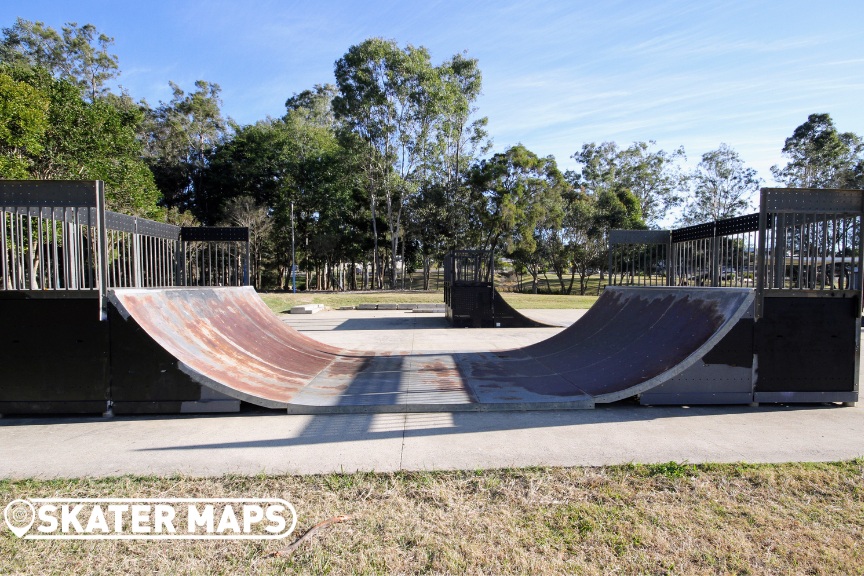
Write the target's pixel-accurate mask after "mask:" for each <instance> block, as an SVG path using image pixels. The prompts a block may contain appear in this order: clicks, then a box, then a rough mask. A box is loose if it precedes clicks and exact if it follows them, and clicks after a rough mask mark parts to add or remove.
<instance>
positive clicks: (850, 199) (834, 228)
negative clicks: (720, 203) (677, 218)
mask: <svg viewBox="0 0 864 576" xmlns="http://www.w3.org/2000/svg"><path fill="white" fill-rule="evenodd" d="M862 216H864V190H827V189H826V190H822V189H803V188H763V189H762V191H761V201H760V211H759V213H757V214H750V215H747V216H740V217H737V218H728V219H725V220H718V221H716V222H708V223H705V224H697V225H695V226H688V227H686V228H679V229H676V230H611V231H610V232H609V277H608V283H609V284H611V285H641V286H651V285H660V286H663V285H665V286H714V287H722V286H738V287H752V288H755V289H757V290H758V291H759V296H760V299H761V297H763V296H765V295H771V294H773V293H779V292H784V293H786V294H789V293H794V292H795V291H798V292H799V293H803V292H804V291H809V292H811V293H812V294H810V295H814V296H818V295H820V294H819V293H824V294H823V295H826V294H828V293H835V292H837V291H841V292H848V291H862V274H861V271H862V270H864V266H862V257H864V243H862V231H861V226H862V222H861V220H862Z"/></svg>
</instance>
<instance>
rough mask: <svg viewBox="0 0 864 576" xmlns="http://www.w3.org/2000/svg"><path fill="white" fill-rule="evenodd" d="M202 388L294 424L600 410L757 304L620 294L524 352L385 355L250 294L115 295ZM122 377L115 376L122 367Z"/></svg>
mask: <svg viewBox="0 0 864 576" xmlns="http://www.w3.org/2000/svg"><path fill="white" fill-rule="evenodd" d="M109 297H110V300H111V303H112V305H113V306H114V307H115V308H116V309H117V310H118V312H119V313H120V316H121V317H122V318H123V321H126V322H135V323H137V325H138V326H140V328H141V329H142V330H144V331H145V332H146V333H147V335H148V336H149V337H150V338H152V339H153V341H155V342H156V343H157V344H158V345H159V346H161V347H162V348H163V349H164V350H166V351H167V352H168V353H169V354H170V355H172V356H173V357H174V358H176V360H177V367H178V369H180V370H181V371H183V372H184V373H186V374H187V375H188V376H189V377H191V378H192V379H193V380H195V381H197V382H199V383H200V384H202V385H204V386H208V387H210V388H213V389H215V390H217V391H219V392H222V393H224V394H226V395H228V396H231V397H233V398H237V399H240V400H244V401H246V402H250V403H252V404H256V405H260V406H265V407H270V408H285V409H287V410H288V411H289V412H294V413H329V412H395V411H400V412H401V411H407V412H422V411H460V410H473V411H477V410H532V409H561V408H590V407H593V406H594V404H595V403H597V402H612V401H615V400H619V399H622V398H626V397H629V396H633V395H635V394H638V393H640V392H643V391H645V390H648V389H650V388H652V387H654V386H657V385H659V384H661V383H663V382H665V381H667V380H669V379H670V378H673V377H675V376H676V375H677V374H679V373H681V372H682V371H683V370H685V369H686V368H687V367H689V366H690V365H692V364H694V363H695V362H697V361H699V360H700V359H701V358H702V356H704V355H705V354H706V353H707V352H708V351H710V350H711V348H712V347H713V346H714V345H715V344H716V343H717V342H719V341H720V339H722V338H723V336H725V335H726V333H728V332H729V330H731V328H732V327H733V326H734V325H735V323H736V322H737V321H738V320H739V319H740V318H741V317H742V316H743V315H744V314H745V313H746V311H747V310H748V309H749V307H750V306H751V304H752V300H753V292H752V290H749V289H735V288H710V289H709V288H629V287H610V288H607V289H606V290H605V292H604V293H603V295H602V296H601V297H600V298H598V300H597V302H596V304H595V305H594V306H593V307H592V308H591V309H590V310H589V311H588V312H587V313H586V314H585V315H584V316H583V317H582V318H581V319H579V320H578V321H577V322H576V323H574V324H573V325H572V326H570V327H569V328H567V329H565V330H563V331H561V332H559V333H558V334H556V335H555V336H553V337H551V338H549V339H548V340H544V341H542V342H539V343H537V344H534V345H532V346H528V347H525V348H520V349H515V350H509V351H495V352H480V353H461V352H458V351H453V352H449V353H440V352H436V353H430V354H423V353H412V354H381V353H373V352H362V351H350V350H343V349H339V348H334V347H332V346H328V345H326V344H323V343H320V342H317V341H315V340H313V339H311V338H309V337H307V336H305V335H303V334H301V333H299V332H297V331H296V330H294V329H293V328H291V327H289V326H287V325H285V324H284V323H283V322H282V321H280V320H279V319H278V317H277V316H276V315H275V314H273V313H272V312H271V311H270V309H269V308H268V307H267V306H266V305H265V304H264V302H263V301H262V300H261V299H260V298H259V297H258V295H257V294H256V293H255V291H254V289H252V288H251V287H244V288H167V289H118V290H114V291H112V292H111V293H110V294H109ZM115 368H116V367H115Z"/></svg>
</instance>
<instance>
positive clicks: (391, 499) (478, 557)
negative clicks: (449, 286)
mask: <svg viewBox="0 0 864 576" xmlns="http://www.w3.org/2000/svg"><path fill="white" fill-rule="evenodd" d="M52 496H54V497H69V498H71V497H100V498H104V497H109V496H111V497H139V498H144V497H148V498H156V497H181V496H186V497H209V498H217V497H247V498H250V497H278V498H284V499H286V500H288V501H290V502H291V503H292V504H293V505H294V507H295V508H296V510H297V513H298V517H299V522H298V525H297V530H296V532H295V533H294V534H293V535H291V536H289V537H288V538H286V539H285V540H279V541H173V542H163V541H74V540H73V541H68V540H67V541H33V540H19V539H18V538H16V537H14V536H13V535H12V533H11V532H9V531H8V530H5V529H4V530H2V531H0V573H3V574H39V575H43V574H73V573H75V574H120V575H127V574H151V573H159V574H181V573H183V574H310V573H315V574H318V573H333V574H348V573H357V574H394V573H400V574H419V573H447V574H564V573H568V574H598V575H599V574H610V573H621V574H861V573H862V566H864V545H862V542H864V460H861V459H859V460H853V461H848V462H838V463H831V464H782V465H743V464H723V465H702V466H690V465H681V464H675V463H671V462H670V463H667V464H659V465H649V466H641V465H640V466H615V467H604V468H528V469H511V470H493V471H466V472H416V473H415V472H410V473H390V474H372V473H365V474H364V473H358V474H331V475H319V476H264V475H261V476H254V477H240V476H223V477H220V478H211V479H201V478H189V477H182V476H177V477H169V478H154V477H143V478H142V477H119V478H108V479H75V480H64V479H59V480H32V479H31V480H20V481H0V500H2V502H3V503H5V502H8V501H10V500H12V499H14V498H36V497H52ZM344 514H348V515H351V518H350V519H349V520H347V521H345V522H343V523H338V524H333V525H331V526H329V527H326V528H323V529H321V530H320V531H319V532H318V533H317V534H316V535H315V536H314V537H312V538H310V539H309V540H308V541H307V542H305V543H303V544H302V545H301V546H300V547H299V548H298V549H297V550H296V551H295V552H293V553H292V554H290V555H289V556H287V557H268V554H269V553H272V552H275V551H278V550H281V549H284V548H286V547H287V546H288V544H289V543H290V542H291V541H293V539H294V538H295V537H299V536H300V535H301V534H302V533H303V532H304V531H306V530H307V529H309V528H310V527H311V526H313V525H314V524H316V523H318V522H320V521H322V520H325V519H328V518H332V517H334V516H337V515H344Z"/></svg>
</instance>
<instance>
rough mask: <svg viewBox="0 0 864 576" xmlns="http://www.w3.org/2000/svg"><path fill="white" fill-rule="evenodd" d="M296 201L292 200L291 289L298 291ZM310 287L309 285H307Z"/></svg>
mask: <svg viewBox="0 0 864 576" xmlns="http://www.w3.org/2000/svg"><path fill="white" fill-rule="evenodd" d="M294 258H295V252H294V202H291V290H292V292H293V293H294V294H296V293H297V262H296V260H295V259H294ZM307 288H308V286H307Z"/></svg>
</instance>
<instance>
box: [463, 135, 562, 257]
mask: <svg viewBox="0 0 864 576" xmlns="http://www.w3.org/2000/svg"><path fill="white" fill-rule="evenodd" d="M469 182H470V186H471V189H472V194H473V198H474V202H475V206H477V207H478V209H479V212H478V215H479V221H480V225H481V226H480V228H481V230H482V232H481V234H482V237H481V239H480V244H479V246H478V247H479V248H481V249H483V250H488V251H490V252H496V251H498V250H499V249H503V250H505V251H508V252H511V253H517V254H519V255H520V256H521V259H522V260H528V259H530V257H531V256H530V255H533V254H534V252H535V250H536V248H537V236H536V235H535V234H536V233H538V226H541V225H542V226H546V227H550V226H555V221H556V220H558V221H560V215H559V211H560V202H561V194H562V191H563V190H564V188H565V186H566V182H565V181H564V176H563V175H562V174H561V172H560V171H559V170H558V166H557V164H556V163H555V158H553V157H552V156H548V157H545V158H540V157H538V156H537V155H536V154H534V153H533V152H531V151H530V150H528V149H527V148H525V147H524V146H522V145H521V144H517V145H516V146H512V147H511V148H509V149H507V150H506V151H505V152H502V153H499V154H495V155H494V156H492V158H489V159H488V160H482V161H481V162H479V163H477V164H475V165H474V166H473V167H472V169H471V173H470V176H469Z"/></svg>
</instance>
